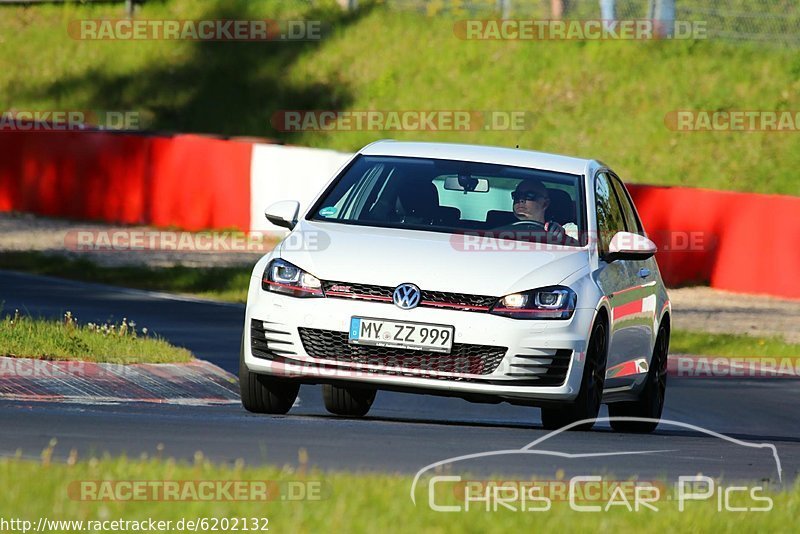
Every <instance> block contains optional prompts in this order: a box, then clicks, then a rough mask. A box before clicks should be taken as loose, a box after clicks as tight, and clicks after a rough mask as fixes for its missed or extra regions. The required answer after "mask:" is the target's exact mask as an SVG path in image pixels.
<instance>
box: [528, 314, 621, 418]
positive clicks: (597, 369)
mask: <svg viewBox="0 0 800 534" xmlns="http://www.w3.org/2000/svg"><path fill="white" fill-rule="evenodd" d="M607 359H608V333H607V327H606V324H605V322H603V321H602V320H600V321H598V322H596V323H595V325H594V327H592V335H591V336H590V337H589V350H588V351H587V352H586V364H585V365H584V366H583V378H582V380H581V389H580V391H579V392H578V396H577V397H576V398H575V400H574V401H572V402H571V403H570V404H568V405H566V406H559V407H554V408H542V426H544V428H545V429H547V430H556V429H559V428H562V427H565V426H567V425H569V424H571V423H574V422H576V421H581V420H583V419H595V418H596V417H597V414H598V413H600V404H601V403H602V399H603V384H604V383H605V379H606V361H607ZM593 426H594V422H591V423H584V424H582V425H578V426H575V427H572V428H571V429H570V430H591V428H592V427H593Z"/></svg>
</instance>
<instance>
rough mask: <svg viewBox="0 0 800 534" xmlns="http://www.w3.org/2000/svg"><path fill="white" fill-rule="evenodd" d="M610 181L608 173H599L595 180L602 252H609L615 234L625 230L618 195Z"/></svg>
mask: <svg viewBox="0 0 800 534" xmlns="http://www.w3.org/2000/svg"><path fill="white" fill-rule="evenodd" d="M611 187H612V186H611V184H610V183H609V179H608V175H606V174H605V173H601V174H598V175H597V177H596V178H595V182H594V193H595V209H596V210H597V246H598V248H599V250H600V253H601V254H605V253H606V252H608V246H609V244H610V243H611V238H613V237H614V234H616V233H617V232H621V231H624V230H625V219H624V217H623V215H622V210H621V209H620V207H619V202H618V201H617V195H616V194H614V191H613V189H612V188H611Z"/></svg>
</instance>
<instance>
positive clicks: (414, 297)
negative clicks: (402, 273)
mask: <svg viewBox="0 0 800 534" xmlns="http://www.w3.org/2000/svg"><path fill="white" fill-rule="evenodd" d="M421 297H422V292H420V290H419V288H418V287H417V286H415V285H414V284H400V285H399V286H397V287H396V288H395V290H394V293H393V294H392V302H394V305H395V306H397V307H398V308H402V309H404V310H410V309H412V308H416V307H417V304H419V300H420V298H421Z"/></svg>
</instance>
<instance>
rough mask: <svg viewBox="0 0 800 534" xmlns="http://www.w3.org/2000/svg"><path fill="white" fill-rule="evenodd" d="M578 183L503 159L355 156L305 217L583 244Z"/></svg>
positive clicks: (575, 179) (576, 179) (573, 177)
mask: <svg viewBox="0 0 800 534" xmlns="http://www.w3.org/2000/svg"><path fill="white" fill-rule="evenodd" d="M581 183H582V180H581V177H580V176H577V175H573V174H565V173H558V172H550V171H543V170H537V169H529V168H522V167H512V166H506V165H496V164H488V163H476V162H469V161H453V160H442V159H427V158H407V157H389V156H359V157H358V158H357V159H356V160H355V161H353V163H352V164H351V165H350V166H349V167H348V169H347V170H346V171H345V172H344V173H343V174H342V175H341V176H339V178H338V179H337V180H336V181H335V182H334V183H333V184H332V185H331V187H329V188H328V189H327V190H326V191H325V193H324V194H323V195H322V197H321V198H320V199H319V201H317V203H316V204H315V205H314V207H313V208H312V210H311V211H310V212H309V215H308V217H307V218H308V219H310V220H315V221H328V222H338V223H345V224H353V225H359V226H376V227H383V228H405V229H413V230H427V231H434V232H447V233H469V232H479V233H481V234H483V235H487V236H492V237H501V238H503V239H516V240H527V241H530V240H534V241H542V242H544V241H545V240H546V241H547V242H549V243H554V244H559V245H567V246H582V245H584V244H585V243H582V242H581V241H582V239H581V237H580V236H585V235H586V232H585V231H584V228H585V217H584V213H585V210H584V209H583V194H582V188H581ZM514 198H517V200H516V201H515V200H514ZM553 222H555V223H558V225H560V226H561V227H562V228H563V232H560V235H559V234H555V235H554V232H553V229H554V228H558V225H553V224H552V223H553ZM544 223H547V226H546V227H545V225H544ZM547 229H550V231H549V232H548V230H547ZM554 240H556V241H554Z"/></svg>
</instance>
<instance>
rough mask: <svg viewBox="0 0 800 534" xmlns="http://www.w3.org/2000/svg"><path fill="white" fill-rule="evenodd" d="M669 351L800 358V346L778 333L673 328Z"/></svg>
mask: <svg viewBox="0 0 800 534" xmlns="http://www.w3.org/2000/svg"><path fill="white" fill-rule="evenodd" d="M669 351H670V353H673V354H697V355H701V356H723V357H728V358H798V357H800V345H798V344H794V343H787V342H786V341H784V340H783V339H781V338H780V337H777V336H750V335H747V334H710V333H705V332H689V331H686V330H673V331H672V333H671V336H670V349H669Z"/></svg>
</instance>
